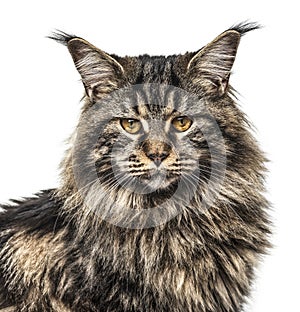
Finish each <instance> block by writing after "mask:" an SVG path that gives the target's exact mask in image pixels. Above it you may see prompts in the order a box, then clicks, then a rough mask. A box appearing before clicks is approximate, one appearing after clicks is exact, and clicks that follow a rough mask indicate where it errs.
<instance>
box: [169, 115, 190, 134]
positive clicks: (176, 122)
mask: <svg viewBox="0 0 300 312" xmlns="http://www.w3.org/2000/svg"><path fill="white" fill-rule="evenodd" d="M192 123H193V122H192V120H191V119H190V118H189V117H187V116H180V117H176V118H174V119H173V120H172V125H173V127H174V128H175V129H176V130H177V131H180V132H184V131H186V130H188V129H189V128H190V127H191V125H192Z"/></svg>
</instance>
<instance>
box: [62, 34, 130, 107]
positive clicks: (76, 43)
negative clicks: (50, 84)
mask: <svg viewBox="0 0 300 312" xmlns="http://www.w3.org/2000/svg"><path fill="white" fill-rule="evenodd" d="M67 46H68V49H69V51H70V53H71V55H72V58H73V61H74V63H75V66H76V68H77V70H78V72H79V74H80V75H81V78H82V82H83V84H84V87H85V90H86V94H87V95H88V96H89V97H90V99H91V100H92V102H94V101H95V100H97V99H99V98H101V95H103V94H107V93H109V92H111V91H113V90H116V89H118V88H120V87H121V85H122V82H124V69H123V67H122V65H121V64H120V63H118V62H117V61H116V60H115V59H114V58H113V57H112V56H110V55H108V54H107V53H105V52H103V51H101V50H99V49H97V48H96V47H94V46H93V45H91V44H90V43H89V42H87V41H85V40H83V39H81V38H73V39H71V40H69V41H68V42H67Z"/></svg>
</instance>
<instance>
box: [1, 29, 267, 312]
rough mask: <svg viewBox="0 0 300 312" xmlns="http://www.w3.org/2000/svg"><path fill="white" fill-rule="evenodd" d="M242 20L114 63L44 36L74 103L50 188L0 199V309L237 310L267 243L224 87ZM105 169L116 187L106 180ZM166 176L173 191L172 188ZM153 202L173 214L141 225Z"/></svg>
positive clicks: (248, 143) (249, 140)
mask: <svg viewBox="0 0 300 312" xmlns="http://www.w3.org/2000/svg"><path fill="white" fill-rule="evenodd" d="M255 28H257V25H254V24H240V25H237V26H234V27H232V28H231V29H229V30H227V31H226V32H224V33H222V34H221V35H220V36H219V37H217V38H216V39H215V40H214V41H213V42H212V43H210V44H208V45H207V46H206V47H204V48H202V49H201V50H199V51H197V52H191V53H190V52H188V53H186V54H185V55H174V56H169V57H163V56H157V57H150V56H148V55H144V56H139V57H118V56H115V55H109V54H107V53H105V52H103V51H102V50H99V49H97V48H95V47H94V46H92V45H91V44H89V43H88V42H87V41H85V40H83V39H81V38H77V37H76V36H70V35H67V34H64V33H59V34H57V35H56V36H55V39H56V40H57V41H59V42H62V43H64V44H65V45H66V46H68V49H69V51H70V53H71V55H72V58H73V60H74V63H75V66H76V68H77V69H78V71H79V73H80V74H81V77H82V81H83V84H84V87H85V90H86V95H85V100H84V107H83V111H82V115H81V117H80V120H79V124H78V126H77V128H76V130H75V132H74V134H73V135H72V137H71V139H70V146H71V147H70V149H69V150H68V151H67V153H66V156H65V158H64V160H63V162H62V165H61V166H62V182H61V186H60V187H59V188H58V189H56V190H48V191H43V192H40V193H39V194H37V195H36V196H35V197H33V198H28V199H24V200H23V201H14V203H15V204H14V205H11V206H8V205H7V206H3V208H4V209H5V210H6V212H5V213H3V214H1V215H0V230H1V232H0V311H3V312H4V311H22V312H33V311H35V312H40V311H53V312H54V311H55V312H64V311H101V312H113V311H114V312H145V311H147V312H158V311H170V312H171V311H172V312H195V311H199V312H200V311H201V312H217V311H218V312H219V311H220V312H238V311H241V310H242V307H243V304H244V302H245V301H246V299H247V296H248V295H249V292H250V290H251V284H252V281H253V278H254V270H255V268H256V266H257V263H258V262H259V260H260V258H261V256H262V255H263V254H265V252H266V251H267V248H269V247H270V244H269V234H270V221H269V218H268V215H267V209H268V206H269V204H268V202H267V200H266V199H265V197H264V196H263V192H264V190H265V189H264V174H265V166H264V162H265V161H266V159H265V157H264V155H263V153H262V152H261V150H260V149H259V147H258V144H257V142H256V141H255V139H254V138H253V137H252V135H251V133H250V127H249V123H248V121H247V119H246V117H245V115H244V114H243V113H242V112H241V111H240V110H239V108H238V106H237V105H236V103H235V101H234V97H233V92H232V88H231V87H230V85H229V83H228V82H229V77H230V71H231V67H232V65H233V62H234V59H235V56H236V52H237V48H238V44H239V41H240V37H241V35H243V34H244V33H246V32H247V31H250V30H252V29H255ZM141 84H142V85H141ZM135 85H141V86H139V87H138V88H135V87H134V86H135ZM176 90H177V91H176ZM178 90H179V91H178ZM180 90H182V91H180ZM126 92H127V93H126ZM187 93H188V94H189V95H190V96H186V94H187ZM175 95H176V96H175ZM154 102H155V103H156V105H153V104H152V103H154ZM105 105H108V106H105ZM107 107H110V109H106V108H107ZM178 115H179V116H182V115H185V116H190V117H191V118H192V119H193V124H192V126H191V127H190V128H189V129H188V130H187V131H185V132H184V133H182V134H179V133H177V132H176V131H175V130H174V129H173V128H172V123H169V126H168V127H169V128H168V127H167V126H166V125H168V124H167V123H168V120H169V119H170V118H171V119H170V120H174V118H175V117H176V116H178ZM122 118H134V119H138V120H141V121H142V124H143V127H144V128H143V131H144V132H145V133H140V134H137V135H136V136H130V135H128V133H126V132H125V131H124V130H123V129H122V127H121V125H120V120H122ZM168 118H169V119H168ZM154 121H155V122H154ZM216 125H217V128H216ZM145 127H149V129H150V130H147V131H146V128H145ZM163 127H166V128H163ZM171 129H173V130H171ZM97 131H99V132H97ZM171 131H173V132H172V133H173V134H172V136H170V135H169V136H167V133H170V132H171ZM218 131H220V133H221V134H222V135H221V136H219V135H218V133H219V132H218ZM95 134H96V136H94V135H95ZM142 135H144V136H145V137H143V139H141V136H142ZM95 138H96V144H94V143H95ZM139 140H141V142H140V143H139ZM208 141H209V142H208ZM209 144H211V146H209ZM91 146H92V147H93V148H91ZM114 146H118V148H115V149H113V148H114ZM213 148H214V152H215V155H216V157H215V158H213V157H211V156H212V155H211V153H212V149H213ZM154 152H155V153H157V155H167V156H164V157H166V158H165V159H164V160H163V163H164V167H163V168H165V169H161V172H162V173H164V174H167V173H172V174H169V175H166V179H165V184H164V185H163V186H160V187H158V188H156V186H155V183H154V182H155V181H154V180H153V177H151V175H150V176H149V175H147V174H146V175H145V174H144V173H143V172H144V171H143V170H145V172H148V171H147V170H148V169H147V168H149V167H151V166H153V163H152V161H151V159H152V158H151V157H152V156H151V157H150V156H149V155H152V154H153V153H154ZM163 153H164V154H163ZM147 155H148V156H147ZM224 160H226V163H225V165H226V167H225V171H224V172H223V173H224V174H223V173H222V170H221V169H222V167H218V165H220V164H224ZM114 163H115V165H113V164H114ZM77 165H80V166H79V168H80V170H79V173H80V174H79V175H77V172H78V167H77ZM214 165H215V166H216V168H217V169H216V171H215V173H213V174H212V168H213V166H214ZM113 166H115V168H117V170H118V171H117V173H120V174H121V176H122V177H123V178H124V179H125V180H124V181H129V182H128V184H126V187H122V185H121V186H120V185H117V184H116V176H115V175H114V174H113V173H112V169H113ZM197 170H198V173H199V174H198V175H196V178H195V179H196V180H193V177H194V176H195V175H193V173H195V172H197ZM91 172H96V175H97V179H96V181H94V183H91V184H87V183H86V184H85V188H84V191H83V190H82V189H79V187H78V177H80V178H82V177H83V176H84V177H87V178H89V174H90V173H91ZM161 172H160V173H159V174H162V173H161ZM221 173H222V174H221ZM159 174H158V177H159ZM134 175H135V176H138V179H137V180H134V179H133V176H134ZM179 177H180V178H181V179H184V183H183V185H185V186H183V187H182V192H181V193H180V196H178V195H176V196H174V193H176V187H175V186H178V179H179ZM126 179H127V180H126ZM220 179H222V180H220ZM208 180H210V181H212V182H213V183H212V184H208ZM132 181H139V183H140V184H137V183H133V182H132ZM218 181H221V182H222V183H221V185H220V186H219V188H215V186H216V184H217V182H218ZM130 183H133V184H130ZM151 183H153V185H152V184H151ZM207 185H210V186H212V187H211V189H210V191H212V192H213V193H214V200H213V201H210V200H209V198H208V197H207V193H206V192H205V189H206V188H205V187H207ZM97 186H101V189H102V190H104V191H103V192H97V190H99V188H97ZM137 186H142V189H143V190H144V188H145V187H148V188H149V189H148V192H146V194H142V193H138V192H137V191H135V190H134V187H137ZM193 188H194V192H193V196H190V192H189V191H190V190H191V189H193ZM153 189H154V190H155V191H153ZM95 190H96V191H95ZM105 190H106V191H107V193H105ZM136 190H138V189H136ZM107 194H109V196H107ZM86 197H87V198H88V200H89V204H90V203H91V202H92V207H90V206H89V204H88V203H87V201H86ZM166 199H169V200H168V201H166ZM115 203H117V204H118V205H119V206H118V207H119V208H121V210H120V214H118V215H116V216H113V217H112V219H110V220H109V221H108V219H107V218H106V217H105V216H104V214H102V215H101V213H100V212H99V209H100V211H101V209H102V208H103V207H104V208H105V207H106V208H107V207H108V209H106V210H104V211H105V212H106V213H108V212H109V211H110V208H111V207H113V205H114V204H115ZM166 203H167V204H166ZM205 203H206V204H207V203H208V206H207V205H205ZM94 204H95V206H93V205H94ZM158 205H161V206H162V207H164V208H166V210H164V211H168V213H169V212H170V211H173V212H174V211H175V212H176V214H175V215H174V216H173V217H172V218H170V219H168V221H167V222H162V223H161V224H159V225H157V226H155V227H154V226H152V227H151V225H150V226H147V218H148V217H145V218H144V216H145V214H144V212H145V209H146V208H147V209H148V211H150V213H152V212H153V211H155V210H151V209H155V207H157V206H158ZM122 208H124V209H122ZM149 208H151V209H149ZM126 209H129V210H130V211H133V210H134V211H135V214H134V216H135V217H136V216H139V217H136V218H137V220H138V221H139V223H138V226H136V227H135V228H129V227H124V226H122V224H123V225H124V221H128V220H127V219H126V218H127V217H128V214H127V215H125V213H124V211H126ZM102 213H103V211H102ZM110 217H111V215H110ZM131 217H132V215H131ZM157 217H158V218H161V217H162V215H157ZM163 217H166V216H165V215H163ZM143 218H144V219H143ZM110 221H111V222H110ZM118 222H119V223H118ZM121 223H122V224H121ZM116 224H117V225H116ZM126 224H131V223H126ZM118 225H119V226H118ZM143 225H144V226H143Z"/></svg>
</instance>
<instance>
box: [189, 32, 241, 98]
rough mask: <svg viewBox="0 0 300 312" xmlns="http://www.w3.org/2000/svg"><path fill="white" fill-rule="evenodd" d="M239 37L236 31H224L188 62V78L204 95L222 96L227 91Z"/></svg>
mask: <svg viewBox="0 0 300 312" xmlns="http://www.w3.org/2000/svg"><path fill="white" fill-rule="evenodd" d="M240 37H241V34H240V33H239V32H238V31H236V30H228V31H225V32H224V33H222V34H221V35H220V36H219V37H217V38H216V39H215V40H214V41H212V42H211V43H209V44H208V45H207V46H205V47H204V48H202V49H201V50H200V51H199V52H198V53H196V55H195V56H194V57H193V58H192V59H191V60H190V62H189V64H188V66H187V73H188V78H189V79H191V80H192V82H193V83H195V84H198V85H200V86H201V87H202V88H203V89H204V92H205V93H206V94H209V95H213V96H222V95H224V94H225V93H226V91H227V90H228V81H229V76H230V72H231V68H232V65H233V63H234V60H235V56H236V52H237V48H238V45H239V42H240Z"/></svg>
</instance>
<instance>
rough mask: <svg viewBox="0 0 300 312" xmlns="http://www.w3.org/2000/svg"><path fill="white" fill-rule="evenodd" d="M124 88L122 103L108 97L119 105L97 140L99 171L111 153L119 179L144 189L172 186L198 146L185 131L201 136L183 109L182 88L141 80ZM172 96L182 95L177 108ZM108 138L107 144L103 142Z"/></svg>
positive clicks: (187, 171)
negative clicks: (134, 85) (132, 86)
mask: <svg viewBox="0 0 300 312" xmlns="http://www.w3.org/2000/svg"><path fill="white" fill-rule="evenodd" d="M119 93H120V92H119ZM126 93H128V92H126ZM129 93H130V96H129V95H128V94H125V92H123V95H122V96H121V101H122V102H121V103H117V100H116V99H114V97H113V98H112V99H110V101H114V105H115V106H117V105H118V104H119V105H118V106H119V107H118V111H117V110H114V114H112V116H111V118H110V122H109V123H108V124H106V126H105V130H104V131H103V134H104V136H102V137H101V139H100V140H98V142H99V144H98V145H97V148H96V150H95V158H96V159H95V162H96V163H97V170H98V172H103V171H101V170H104V169H103V165H104V166H105V164H106V159H107V158H110V161H111V162H112V168H113V171H114V172H113V173H114V175H115V177H117V181H118V183H119V184H120V185H122V186H123V187H130V186H131V187H133V189H134V190H135V191H139V192H144V193H147V192H151V191H152V192H153V191H155V190H157V189H163V188H168V187H170V186H174V185H176V184H177V183H178V181H179V179H180V178H181V177H182V176H183V175H192V174H193V172H196V170H197V168H198V158H199V156H200V149H195V148H194V147H193V144H192V142H191V140H190V138H189V137H190V136H192V137H193V138H195V137H198V139H199V140H201V137H202V136H201V135H200V129H198V128H197V123H196V122H195V121H194V118H193V116H192V115H191V112H190V110H185V109H184V106H185V105H184V102H183V101H184V97H183V95H182V94H181V93H182V92H180V90H177V88H174V87H170V86H161V85H157V84H145V85H140V86H136V87H135V88H130V91H129ZM175 97H176V101H178V100H179V97H181V101H180V103H181V106H182V109H181V108H180V107H176V106H175V102H174V98H175ZM99 105H100V106H101V104H99ZM102 105H103V104H102ZM178 109H179V110H178ZM109 141H112V143H111V145H110V148H103V145H105V146H107V144H108V143H107V142H109ZM101 142H102V144H103V145H101ZM202 152H203V151H202ZM102 160H105V161H104V162H103V161H102ZM99 176H100V178H101V174H99ZM103 182H105V179H103ZM114 182H115V181H114Z"/></svg>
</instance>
